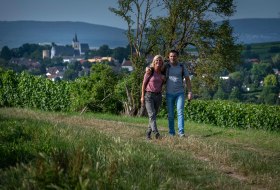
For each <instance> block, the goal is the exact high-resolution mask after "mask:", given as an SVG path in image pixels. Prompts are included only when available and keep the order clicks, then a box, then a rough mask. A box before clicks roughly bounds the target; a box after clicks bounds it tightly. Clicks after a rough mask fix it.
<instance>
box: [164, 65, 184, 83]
mask: <svg viewBox="0 0 280 190" xmlns="http://www.w3.org/2000/svg"><path fill="white" fill-rule="evenodd" d="M179 65H180V67H181V69H182V80H183V79H184V65H183V64H182V63H180V64H179ZM170 67H171V66H170V64H169V63H167V64H166V70H165V77H166V80H167V79H168V77H169V69H170Z"/></svg>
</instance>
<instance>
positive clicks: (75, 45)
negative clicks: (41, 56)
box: [72, 33, 81, 52]
mask: <svg viewBox="0 0 280 190" xmlns="http://www.w3.org/2000/svg"><path fill="white" fill-rule="evenodd" d="M72 47H73V48H74V50H78V51H79V52H81V45H80V42H79V40H78V37H77V34H76V33H75V37H74V38H73V40H72Z"/></svg>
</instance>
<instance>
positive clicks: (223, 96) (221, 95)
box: [213, 86, 227, 100]
mask: <svg viewBox="0 0 280 190" xmlns="http://www.w3.org/2000/svg"><path fill="white" fill-rule="evenodd" d="M213 99H219V100H226V99H227V94H226V93H225V91H224V90H223V88H222V87H221V86H219V87H218V90H217V92H216V93H215V94H214V96H213Z"/></svg>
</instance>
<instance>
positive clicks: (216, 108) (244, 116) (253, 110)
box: [185, 100, 280, 131]
mask: <svg viewBox="0 0 280 190" xmlns="http://www.w3.org/2000/svg"><path fill="white" fill-rule="evenodd" d="M186 105H187V104H186ZM186 110H187V111H186V112H185V114H186V116H185V117H186V119H188V120H192V121H195V122H200V123H208V124H213V125H217V126H221V127H231V128H243V129H245V128H255V129H265V130H273V131H280V107H279V106H268V105H256V104H244V103H234V102H229V101H219V100H215V101H202V100H193V101H192V102H191V104H190V105H189V107H187V106H186Z"/></svg>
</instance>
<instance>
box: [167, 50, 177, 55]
mask: <svg viewBox="0 0 280 190" xmlns="http://www.w3.org/2000/svg"><path fill="white" fill-rule="evenodd" d="M169 53H176V55H177V56H179V52H178V51H177V50H175V49H172V50H170V52H169Z"/></svg>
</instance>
